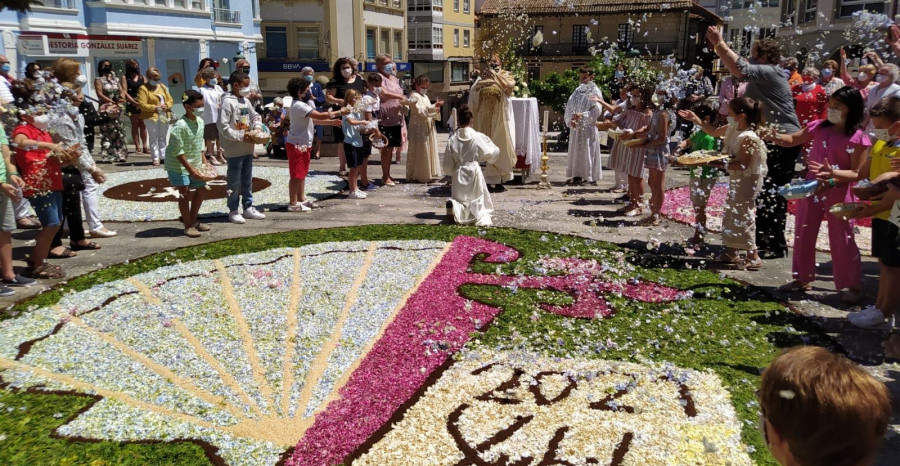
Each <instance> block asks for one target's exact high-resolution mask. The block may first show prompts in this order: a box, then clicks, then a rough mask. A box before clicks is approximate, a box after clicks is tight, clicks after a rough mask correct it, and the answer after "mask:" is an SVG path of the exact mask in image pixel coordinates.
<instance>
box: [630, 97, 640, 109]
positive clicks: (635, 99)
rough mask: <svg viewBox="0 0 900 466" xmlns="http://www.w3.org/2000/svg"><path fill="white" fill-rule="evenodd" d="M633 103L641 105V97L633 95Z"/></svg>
mask: <svg viewBox="0 0 900 466" xmlns="http://www.w3.org/2000/svg"><path fill="white" fill-rule="evenodd" d="M631 105H633V106H635V107H637V106H639V105H641V98H640V97H632V98H631Z"/></svg>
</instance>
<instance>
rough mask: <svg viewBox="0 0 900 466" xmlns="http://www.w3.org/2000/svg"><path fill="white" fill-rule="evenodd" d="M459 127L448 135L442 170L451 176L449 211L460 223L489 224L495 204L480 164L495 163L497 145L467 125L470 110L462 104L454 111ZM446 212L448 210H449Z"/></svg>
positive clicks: (469, 121) (470, 116) (497, 152)
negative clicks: (452, 133)
mask: <svg viewBox="0 0 900 466" xmlns="http://www.w3.org/2000/svg"><path fill="white" fill-rule="evenodd" d="M457 119H458V120H459V122H458V124H459V129H458V130H457V131H456V133H455V134H454V135H452V136H450V140H449V141H448V142H447V151H446V152H444V163H443V168H444V173H446V174H447V175H449V176H450V179H451V180H452V184H451V187H450V196H451V197H452V199H450V200H449V201H447V202H448V205H447V208H448V211H449V210H452V213H453V219H454V220H455V221H456V223H459V224H463V225H466V224H472V223H474V224H475V225H477V226H490V225H491V213H492V212H493V211H494V204H493V202H492V201H491V195H490V193H489V192H488V187H487V182H486V181H485V179H484V174H482V172H481V166H480V165H479V163H488V164H491V163H494V162H496V161H497V158H498V157H500V148H499V147H497V145H496V144H494V143H493V142H492V141H491V140H490V138H488V137H487V136H486V135H484V134H482V133H479V132H478V131H475V130H474V129H472V128H471V127H470V125H471V122H472V111H471V110H470V109H469V107H467V106H465V105H463V106H462V107H461V108H460V109H459V111H458V112H457ZM448 213H449V212H448Z"/></svg>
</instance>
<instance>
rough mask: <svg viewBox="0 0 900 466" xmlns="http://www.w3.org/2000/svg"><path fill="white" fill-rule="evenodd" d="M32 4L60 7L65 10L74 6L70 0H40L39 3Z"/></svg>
mask: <svg viewBox="0 0 900 466" xmlns="http://www.w3.org/2000/svg"><path fill="white" fill-rule="evenodd" d="M33 6H37V7H45V8H62V9H66V10H68V9H72V8H74V7H73V6H72V0H40V3H38V4H35V5H33Z"/></svg>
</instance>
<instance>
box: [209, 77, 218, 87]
mask: <svg viewBox="0 0 900 466" xmlns="http://www.w3.org/2000/svg"><path fill="white" fill-rule="evenodd" d="M208 82H209V85H210V86H215V85H216V84H219V79H218V78H212V79H210V80H209V81H208Z"/></svg>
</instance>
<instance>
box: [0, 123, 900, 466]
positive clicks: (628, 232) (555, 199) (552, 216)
mask: <svg viewBox="0 0 900 466" xmlns="http://www.w3.org/2000/svg"><path fill="white" fill-rule="evenodd" d="M446 140H447V134H445V133H441V134H439V135H438V141H439V145H440V147H443V145H444V144H446ZM258 149H259V152H260V154H263V151H262V150H261V147H258ZM129 160H130V161H129V162H128V163H124V164H116V165H108V164H107V165H103V168H104V169H105V170H107V171H109V172H113V171H124V170H146V171H147V172H148V177H150V176H151V173H153V174H154V175H155V176H154V177H163V176H165V175H164V171H163V169H162V168H161V167H153V166H152V165H151V164H150V159H149V156H146V155H133V156H131V158H130V159H129ZM565 160H566V154H565V153H551V154H550V171H549V179H550V181H551V183H552V184H553V189H551V190H538V189H535V186H536V184H535V183H536V181H537V179H536V178H537V177H536V176H533V177H532V178H531V179H530V180H529V181H528V182H527V183H526V184H525V185H514V186H509V187H508V190H507V192H505V193H501V194H495V195H494V196H493V200H494V206H495V215H494V224H495V225H497V226H502V227H512V228H522V229H530V230H540V231H547V232H550V233H559V234H575V235H579V236H584V237H588V238H594V239H599V240H604V241H610V242H614V243H619V244H623V245H626V246H630V247H637V248H642V249H643V250H646V244H647V241H648V240H649V239H650V238H651V237H655V238H657V239H659V240H660V242H661V243H663V246H662V247H661V251H662V252H668V253H673V254H681V253H682V250H681V248H680V247H679V246H678V245H679V244H683V242H684V240H685V239H687V238H689V237H690V236H691V234H692V229H691V227H690V226H688V225H685V224H681V223H678V222H674V221H669V220H665V221H663V223H662V225H660V226H658V227H653V228H646V227H635V226H632V223H633V222H634V220H633V219H628V220H626V219H624V218H623V217H619V216H616V214H615V212H614V211H615V209H616V208H618V207H619V204H616V203H615V202H614V199H615V197H617V196H618V195H616V194H612V193H610V192H608V191H609V187H610V186H611V184H612V181H611V175H612V173H611V172H607V173H606V174H605V177H604V179H603V180H602V181H600V183H599V184H598V186H585V187H578V188H572V187H567V186H565V176H564V175H565ZM405 161H406V155H405V154H404V156H403V161H402V163H401V164H395V165H392V167H391V168H392V174H393V175H394V177H395V178H400V179H401V181H402V179H403V177H404V175H405ZM372 162H373V163H372V165H371V166H370V167H369V169H368V173H369V176H370V178H371V179H372V180H379V179H380V178H381V168H380V167H379V166H378V165H377V161H376V160H374V159H373V161H372ZM255 163H258V164H260V165H267V166H282V167H284V169H285V170H287V162H286V161H283V160H272V159H269V158H267V157H265V155H262V156H261V157H260V159H259V160H258V161H256V162H255ZM337 168H338V164H337V159H336V158H327V157H326V158H323V159H321V160H317V161H316V160H314V161H313V162H312V167H311V169H312V170H321V171H332V172H336V171H337ZM687 177H688V175H687V172H686V171H685V170H679V169H670V170H669V172H668V173H667V180H666V187H667V188H673V187H677V186H683V185H685V184H686V183H687ZM448 196H449V188H447V187H445V186H444V185H443V184H442V183H434V184H431V185H423V184H405V183H400V184H398V185H397V186H396V187H381V188H378V190H377V191H376V192H374V193H371V194H370V196H369V198H367V199H365V200H350V199H347V197H346V196H345V195H344V194H340V195H337V196H334V197H332V198H330V199H327V200H324V201H322V202H319V204H320V205H321V206H322V207H323V208H322V209H316V210H314V211H312V212H306V213H291V212H287V211H285V210H278V209H275V210H270V211H268V212H266V214H267V216H268V218H266V219H265V220H261V221H248V222H247V223H246V224H245V225H232V224H230V223H228V220H227V218H216V219H212V221H211V222H210V224H211V225H212V231H210V232H209V233H204V234H203V237H201V238H198V239H191V238H187V237H185V236H183V234H182V228H183V227H182V226H181V225H180V224H179V223H177V222H174V221H164V222H138V223H114V222H109V223H107V227H108V228H110V229H114V230H117V231H118V232H119V235H118V236H117V237H114V238H109V239H101V240H97V241H98V242H99V243H101V244H102V245H103V249H101V250H97V251H80V252H79V253H78V257H75V258H70V259H65V260H58V261H55V263H59V264H61V265H63V267H64V269H65V270H66V273H67V274H68V276H69V277H75V276H79V275H82V274H85V273H88V272H91V271H94V270H97V269H100V268H103V267H105V266H108V265H111V264H116V263H121V262H124V261H126V260H130V259H135V258H138V257H143V256H147V255H150V254H155V253H158V252H162V251H167V250H172V249H176V248H180V247H185V246H192V245H197V244H202V243H204V242H212V241H219V240H224V239H231V238H240V237H247V236H253V235H257V234H261V233H277V232H280V231H290V230H296V229H311V228H329V227H341V226H351V225H363V224H401V223H416V224H434V225H437V224H441V223H444V222H445V221H446V220H445V218H446V217H445V207H444V203H445V201H446V198H447V197H448ZM648 196H649V191H648ZM210 202H223V203H224V201H223V200H216V201H210ZM286 203H287V199H285V204H286ZM33 237H34V232H33V231H18V232H16V233H14V234H13V246H14V257H15V265H16V268H17V269H19V268H20V267H22V268H24V265H25V264H24V262H23V261H24V257H25V254H26V253H27V252H28V250H29V249H30V246H27V245H26V242H27V241H29V240H31V239H32V238H33ZM710 242H711V243H713V244H716V243H718V238H717V237H716V236H715V235H713V237H712V238H711V239H710ZM713 252H718V251H716V250H715V248H713ZM713 252H710V253H709V254H708V255H707V256H706V257H705V258H704V257H685V258H684V260H688V261H695V262H698V263H699V261H701V260H704V259H706V260H709V259H711V258H712V257H713V255H714V254H713ZM818 262H819V271H820V272H821V274H820V276H818V277H817V280H816V282H814V283H813V291H811V292H809V293H807V294H805V295H800V294H793V295H785V294H782V293H779V292H778V291H777V288H778V286H780V285H782V284H784V283H787V282H788V281H789V280H790V277H791V273H790V272H791V270H790V269H791V263H790V258H785V259H780V260H770V261H766V262H765V266H764V268H763V269H762V270H760V271H756V272H745V271H733V270H727V271H723V273H725V274H727V275H729V276H731V277H734V278H736V279H740V280H744V281H746V282H748V283H751V284H753V285H756V286H759V287H761V288H764V289H766V290H768V291H770V292H771V293H773V294H774V295H776V296H778V297H779V298H782V299H784V300H786V301H789V302H790V304H791V305H793V307H794V308H795V309H796V310H797V311H798V312H801V313H803V314H805V315H807V316H809V317H810V318H811V319H813V320H814V321H815V322H817V323H818V324H820V325H821V326H822V328H824V329H825V331H826V332H828V333H829V334H831V335H832V336H834V337H835V338H836V339H837V340H838V341H839V342H840V343H841V344H842V345H843V346H844V347H845V348H846V350H847V353H848V355H849V356H850V357H851V358H853V359H854V360H856V361H858V362H860V363H861V364H863V365H864V366H866V367H867V368H868V369H869V370H871V371H872V372H873V373H874V374H876V375H877V376H878V377H879V378H880V379H881V380H883V381H885V382H886V383H887V384H888V386H889V387H890V389H891V392H892V393H893V398H894V400H895V402H894V414H895V416H894V424H893V425H892V426H891V432H890V433H889V436H888V441H887V443H886V445H885V447H884V449H883V454H882V458H881V459H880V461H879V463H878V464H880V465H889V464H891V465H893V464H900V365H898V364H890V363H885V362H884V359H883V357H882V351H881V347H880V344H881V342H882V341H883V340H884V339H885V338H886V336H887V331H886V330H882V331H879V330H862V329H858V328H855V327H853V326H851V325H849V323H847V321H846V319H845V318H844V316H845V315H846V314H847V309H848V308H847V306H845V305H843V304H841V302H840V300H839V298H838V296H837V294H836V293H835V291H834V287H833V283H832V282H831V281H830V277H831V261H830V257H829V256H828V254H827V253H826V254H822V253H820V254H819V255H818ZM863 274H864V283H865V301H864V304H869V303H872V302H873V301H874V298H875V293H876V291H877V281H878V263H877V261H875V260H873V258H871V257H868V256H867V257H865V258H864V260H863ZM56 284H57V283H56V282H43V283H42V284H41V285H40V286H37V287H34V288H30V289H25V290H19V291H18V293H17V294H16V295H15V296H12V297H8V298H0V306H4V307H5V306H9V305H11V304H13V303H15V302H18V301H20V300H22V299H25V298H27V297H29V296H32V295H34V294H37V293H39V292H41V291H43V290H45V289H46V288H48V287H50V286H53V285H56Z"/></svg>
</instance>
